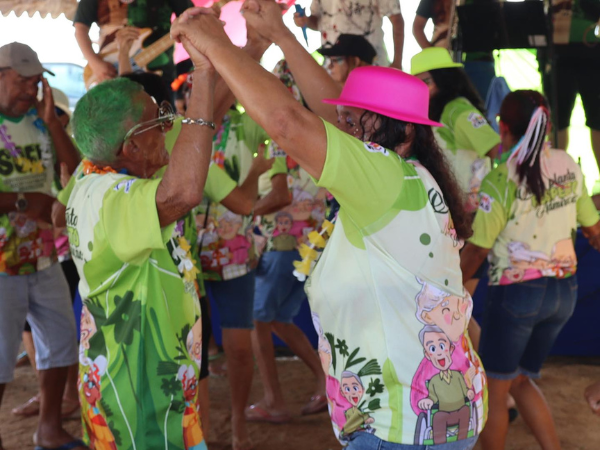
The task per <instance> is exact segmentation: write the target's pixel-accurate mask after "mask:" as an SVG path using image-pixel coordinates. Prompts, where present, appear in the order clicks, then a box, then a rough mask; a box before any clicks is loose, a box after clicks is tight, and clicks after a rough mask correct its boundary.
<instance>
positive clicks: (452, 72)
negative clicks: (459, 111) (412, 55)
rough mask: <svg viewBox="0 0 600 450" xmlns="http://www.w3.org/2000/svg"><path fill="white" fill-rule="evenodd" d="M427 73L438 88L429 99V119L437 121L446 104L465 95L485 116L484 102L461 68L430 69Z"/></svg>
mask: <svg viewBox="0 0 600 450" xmlns="http://www.w3.org/2000/svg"><path fill="white" fill-rule="evenodd" d="M429 73H430V74H431V78H432V79H433V82H434V83H435V85H436V86H437V89H438V92H437V94H435V96H433V97H431V98H430V99H429V118H430V119H431V120H435V121H436V122H437V121H439V120H440V118H441V117H442V113H443V112H444V108H445V107H446V105H447V104H448V103H449V102H451V101H452V100H454V99H455V98H458V97H465V98H466V99H467V100H469V101H470V102H471V104H472V105H473V106H474V107H475V108H477V109H478V110H479V112H480V113H481V114H482V115H483V116H485V113H486V111H485V104H484V102H483V100H482V99H481V97H480V96H479V93H478V92H477V90H476V89H475V86H473V83H471V81H470V80H469V77H468V76H467V74H466V73H465V71H464V70H463V69H461V68H459V67H451V68H448V69H435V70H430V71H429Z"/></svg>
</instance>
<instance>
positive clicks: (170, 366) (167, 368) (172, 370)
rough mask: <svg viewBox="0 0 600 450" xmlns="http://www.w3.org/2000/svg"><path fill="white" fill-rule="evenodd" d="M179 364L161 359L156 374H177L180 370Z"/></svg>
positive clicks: (160, 375)
mask: <svg viewBox="0 0 600 450" xmlns="http://www.w3.org/2000/svg"><path fill="white" fill-rule="evenodd" d="M179 367H180V366H179V364H177V363H174V362H173V361H159V362H158V367H157V369H156V375H157V376H159V377H162V376H165V375H175V374H177V372H178V371H179Z"/></svg>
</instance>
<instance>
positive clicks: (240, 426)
mask: <svg viewBox="0 0 600 450" xmlns="http://www.w3.org/2000/svg"><path fill="white" fill-rule="evenodd" d="M231 434H232V438H231V446H232V447H233V450H252V449H253V448H254V446H253V445H252V441H251V440H250V436H249V435H248V429H247V427H246V417H244V415H243V414H242V415H241V417H240V416H239V415H238V414H234V415H233V417H232V418H231Z"/></svg>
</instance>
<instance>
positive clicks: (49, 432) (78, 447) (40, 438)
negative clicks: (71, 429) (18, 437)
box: [33, 424, 89, 450]
mask: <svg viewBox="0 0 600 450" xmlns="http://www.w3.org/2000/svg"><path fill="white" fill-rule="evenodd" d="M33 443H34V445H35V447H36V450H39V449H60V448H65V449H69V450H89V448H88V447H86V446H85V445H84V444H83V442H81V441H80V440H79V439H77V438H76V437H73V436H71V435H70V434H69V433H67V432H66V431H65V430H64V429H62V428H59V429H56V428H47V429H44V427H43V426H42V425H41V424H39V425H38V430H37V431H36V432H35V434H34V435H33ZM69 444H70V445H69Z"/></svg>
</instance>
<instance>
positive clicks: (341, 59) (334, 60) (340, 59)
mask: <svg viewBox="0 0 600 450" xmlns="http://www.w3.org/2000/svg"><path fill="white" fill-rule="evenodd" d="M345 62H346V57H345V56H326V57H325V60H324V61H323V65H324V66H325V67H327V66H328V65H330V64H336V65H338V66H339V65H340V64H344V63H345Z"/></svg>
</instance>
